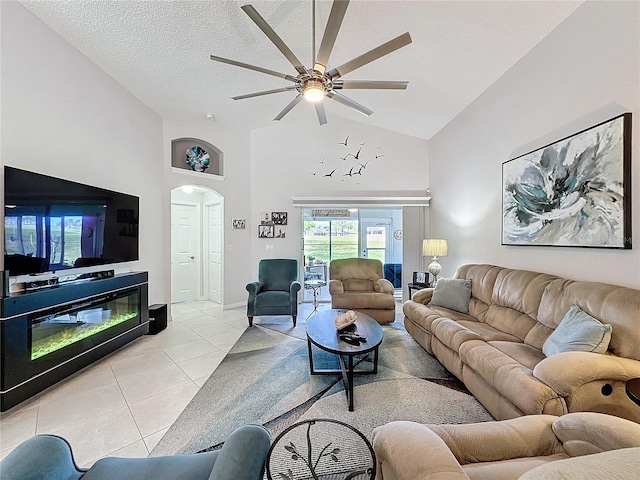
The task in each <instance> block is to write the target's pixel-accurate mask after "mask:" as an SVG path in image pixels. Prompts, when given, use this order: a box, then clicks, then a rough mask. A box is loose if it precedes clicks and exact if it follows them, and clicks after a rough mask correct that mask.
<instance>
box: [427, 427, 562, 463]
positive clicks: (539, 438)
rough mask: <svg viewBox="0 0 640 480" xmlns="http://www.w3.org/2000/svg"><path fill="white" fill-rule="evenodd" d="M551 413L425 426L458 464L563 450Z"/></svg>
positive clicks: (553, 452) (532, 455) (494, 460)
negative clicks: (443, 444)
mask: <svg viewBox="0 0 640 480" xmlns="http://www.w3.org/2000/svg"><path fill="white" fill-rule="evenodd" d="M557 418H558V417H556V416H553V415H526V416H523V417H517V418H512V419H509V420H502V421H496V422H484V423H470V424H466V425H426V427H428V428H429V429H431V430H433V431H434V432H435V433H436V434H437V435H438V436H439V437H440V438H442V440H443V441H444V442H445V444H446V445H447V446H448V447H449V449H450V450H451V452H452V453H453V455H454V456H455V457H456V459H457V460H458V462H459V463H460V464H462V465H465V464H469V463H477V462H498V461H501V460H509V459H513V458H523V457H537V456H546V455H552V454H555V453H561V452H563V451H564V450H563V448H562V445H561V443H560V442H559V441H558V439H557V437H556V435H555V433H554V432H553V428H552V425H553V422H554V421H555V420H556V419H557Z"/></svg>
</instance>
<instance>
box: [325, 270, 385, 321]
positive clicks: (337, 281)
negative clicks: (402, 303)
mask: <svg viewBox="0 0 640 480" xmlns="http://www.w3.org/2000/svg"><path fill="white" fill-rule="evenodd" d="M329 279H330V281H329V293H330V294H331V308H345V309H348V310H357V311H359V312H362V313H364V314H366V315H369V316H370V317H371V318H374V319H375V320H377V321H378V322H379V323H391V322H393V321H394V320H395V317H396V311H395V309H396V301H395V298H394V296H393V285H392V284H391V282H390V281H389V280H386V279H384V278H383V276H382V262H380V260H373V259H368V258H345V259H342V260H333V261H332V262H331V263H330V264H329Z"/></svg>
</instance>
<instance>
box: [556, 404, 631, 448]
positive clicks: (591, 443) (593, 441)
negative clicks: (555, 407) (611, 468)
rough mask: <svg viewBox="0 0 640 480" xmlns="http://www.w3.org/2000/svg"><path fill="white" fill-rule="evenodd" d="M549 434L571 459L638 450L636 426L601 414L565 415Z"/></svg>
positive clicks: (629, 421) (580, 413) (624, 420)
mask: <svg viewBox="0 0 640 480" xmlns="http://www.w3.org/2000/svg"><path fill="white" fill-rule="evenodd" d="M553 431H554V433H555V434H556V437H558V439H560V441H561V442H562V444H563V446H564V449H565V451H566V452H567V453H568V454H569V456H571V457H577V456H581V455H591V454H592V453H599V452H603V451H607V450H616V449H618V448H632V447H640V425H639V424H637V423H635V422H632V421H631V420H626V419H624V418H620V417H616V416H613V415H605V414H603V413H595V412H574V413H567V414H566V415H562V416H561V417H558V418H557V419H556V421H555V422H553Z"/></svg>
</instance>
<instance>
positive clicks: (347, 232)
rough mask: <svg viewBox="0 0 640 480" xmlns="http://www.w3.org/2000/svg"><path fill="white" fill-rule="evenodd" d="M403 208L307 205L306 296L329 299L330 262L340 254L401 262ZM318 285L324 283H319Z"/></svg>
mask: <svg viewBox="0 0 640 480" xmlns="http://www.w3.org/2000/svg"><path fill="white" fill-rule="evenodd" d="M401 229H402V209H401V208H377V209H373V208H360V209H358V208H331V207H325V208H304V209H303V232H302V237H303V238H302V242H303V264H304V267H303V270H304V288H303V291H304V297H303V300H304V301H306V302H310V301H312V300H313V293H314V288H312V285H315V286H316V294H317V295H318V300H319V301H321V302H323V301H330V297H329V291H328V287H327V286H326V285H328V283H329V264H330V263H331V261H332V260H336V259H341V258H357V257H361V258H374V259H377V260H380V262H382V264H383V265H384V264H388V263H394V264H400V263H402V240H401V238H402V237H401V235H400V236H398V237H397V239H396V236H395V235H394V233H395V232H401ZM317 285H322V286H321V287H317Z"/></svg>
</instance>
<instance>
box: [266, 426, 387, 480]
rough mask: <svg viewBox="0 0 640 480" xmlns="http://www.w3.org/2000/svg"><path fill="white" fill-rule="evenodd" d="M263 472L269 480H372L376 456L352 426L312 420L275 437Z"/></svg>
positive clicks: (374, 472) (369, 445)
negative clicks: (265, 472)
mask: <svg viewBox="0 0 640 480" xmlns="http://www.w3.org/2000/svg"><path fill="white" fill-rule="evenodd" d="M266 470H267V478H268V479H269V480H299V479H303V478H306V479H322V480H356V479H357V480H373V479H374V478H376V455H375V453H374V451H373V447H372V446H371V443H369V440H367V438H366V437H365V436H364V435H363V434H362V432H360V431H359V430H357V429H356V428H354V427H352V426H351V425H348V424H346V423H344V422H340V421H338V420H332V419H328V418H314V419H310V420H304V421H301V422H298V423H294V424H293V425H291V426H290V427H288V428H286V429H285V430H284V431H283V432H282V433H281V434H280V435H278V436H277V437H276V439H275V440H274V441H273V443H272V444H271V448H270V449H269V453H268V454H267V465H266Z"/></svg>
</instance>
